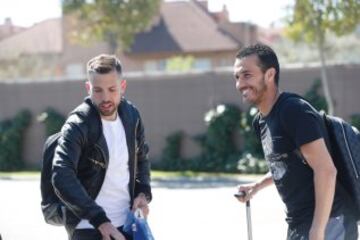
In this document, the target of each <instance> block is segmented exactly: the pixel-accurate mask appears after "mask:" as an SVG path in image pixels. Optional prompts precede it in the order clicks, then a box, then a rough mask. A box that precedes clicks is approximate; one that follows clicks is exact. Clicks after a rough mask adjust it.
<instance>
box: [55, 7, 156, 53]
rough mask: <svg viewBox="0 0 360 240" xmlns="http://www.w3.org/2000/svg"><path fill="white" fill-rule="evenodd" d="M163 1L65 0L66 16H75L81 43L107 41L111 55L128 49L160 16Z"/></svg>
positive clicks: (77, 37)
mask: <svg viewBox="0 0 360 240" xmlns="http://www.w3.org/2000/svg"><path fill="white" fill-rule="evenodd" d="M160 2H161V0H91V1H90V0H62V8H63V12H64V14H72V15H74V17H75V18H76V19H78V20H79V21H78V22H76V25H77V29H78V31H77V32H75V38H76V39H77V40H80V41H89V40H95V39H96V40H105V41H106V42H108V43H109V46H110V49H111V52H112V53H113V54H114V53H116V51H117V49H118V48H119V46H120V47H121V48H122V49H124V50H125V49H128V48H129V47H130V46H131V43H132V42H133V39H134V35H135V34H136V33H138V32H141V31H143V30H145V29H146V28H147V27H148V26H149V24H150V23H151V22H152V20H153V17H154V16H155V15H156V14H157V13H158V11H159V8H160Z"/></svg>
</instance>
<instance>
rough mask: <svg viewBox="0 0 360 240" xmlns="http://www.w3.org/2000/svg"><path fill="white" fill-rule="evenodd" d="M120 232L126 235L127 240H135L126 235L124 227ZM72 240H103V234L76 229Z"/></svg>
mask: <svg viewBox="0 0 360 240" xmlns="http://www.w3.org/2000/svg"><path fill="white" fill-rule="evenodd" d="M118 230H119V231H120V232H121V233H122V234H123V235H124V237H125V238H126V240H133V238H132V236H129V235H128V234H126V233H125V232H124V231H123V229H122V227H119V228H118ZM71 240H102V237H101V233H100V232H99V231H98V230H96V229H76V230H75V232H74V234H73V235H72V237H71Z"/></svg>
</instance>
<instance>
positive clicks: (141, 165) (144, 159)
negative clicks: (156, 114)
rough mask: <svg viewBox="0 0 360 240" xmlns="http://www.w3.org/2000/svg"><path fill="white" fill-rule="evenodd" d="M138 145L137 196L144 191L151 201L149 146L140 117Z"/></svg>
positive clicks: (137, 136)
mask: <svg viewBox="0 0 360 240" xmlns="http://www.w3.org/2000/svg"><path fill="white" fill-rule="evenodd" d="M136 146H137V147H136V153H135V154H136V158H137V172H136V179H135V197H136V196H137V195H138V194H139V193H144V194H145V195H146V198H147V200H148V201H151V198H152V194H151V187H150V161H149V158H148V152H149V147H148V144H147V143H146V141H145V133H144V126H143V123H142V120H141V118H140V117H139V119H138V122H137V126H136Z"/></svg>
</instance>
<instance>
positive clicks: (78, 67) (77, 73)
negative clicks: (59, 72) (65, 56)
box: [65, 63, 85, 77]
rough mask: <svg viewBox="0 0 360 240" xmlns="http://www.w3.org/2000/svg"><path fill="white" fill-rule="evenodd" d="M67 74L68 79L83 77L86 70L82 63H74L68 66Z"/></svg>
mask: <svg viewBox="0 0 360 240" xmlns="http://www.w3.org/2000/svg"><path fill="white" fill-rule="evenodd" d="M65 74H66V76H67V77H83V76H84V75H85V69H84V66H83V64H81V63H72V64H69V65H67V66H66V69H65Z"/></svg>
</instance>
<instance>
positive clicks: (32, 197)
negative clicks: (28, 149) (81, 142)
mask: <svg viewBox="0 0 360 240" xmlns="http://www.w3.org/2000/svg"><path fill="white" fill-rule="evenodd" d="M235 186H236V182H231V181H230V182H229V181H221V180H219V181H217V180H214V181H210V182H209V181H207V182H202V181H200V182H198V181H196V182H188V181H186V180H180V181H179V180H176V181H157V182H156V181H155V182H154V189H153V194H154V199H153V202H152V203H151V205H150V207H151V215H150V218H149V224H150V226H151V228H152V231H153V234H154V236H155V239H156V240H187V239H189V240H205V239H206V240H241V239H243V240H246V239H247V234H246V213H245V206H244V205H243V204H240V203H238V202H237V201H236V200H235V199H234V198H233V196H232V195H233V192H234V190H235ZM0 189H1V197H0V233H1V235H2V239H3V240H25V239H26V240H45V239H51V240H65V239H66V233H65V230H64V229H63V228H62V227H54V226H50V225H47V224H45V223H44V221H43V219H42V215H41V212H40V206H39V203H40V192H39V181H38V180H36V179H33V180H4V179H2V180H0ZM252 219H253V232H254V233H253V237H254V240H260V239H284V236H285V233H286V225H285V223H284V220H283V219H284V213H283V205H282V203H281V202H280V200H279V198H278V196H277V193H276V190H275V189H274V188H273V187H270V188H268V189H266V190H264V191H263V192H261V193H259V194H258V195H257V197H256V198H255V199H253V201H252Z"/></svg>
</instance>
